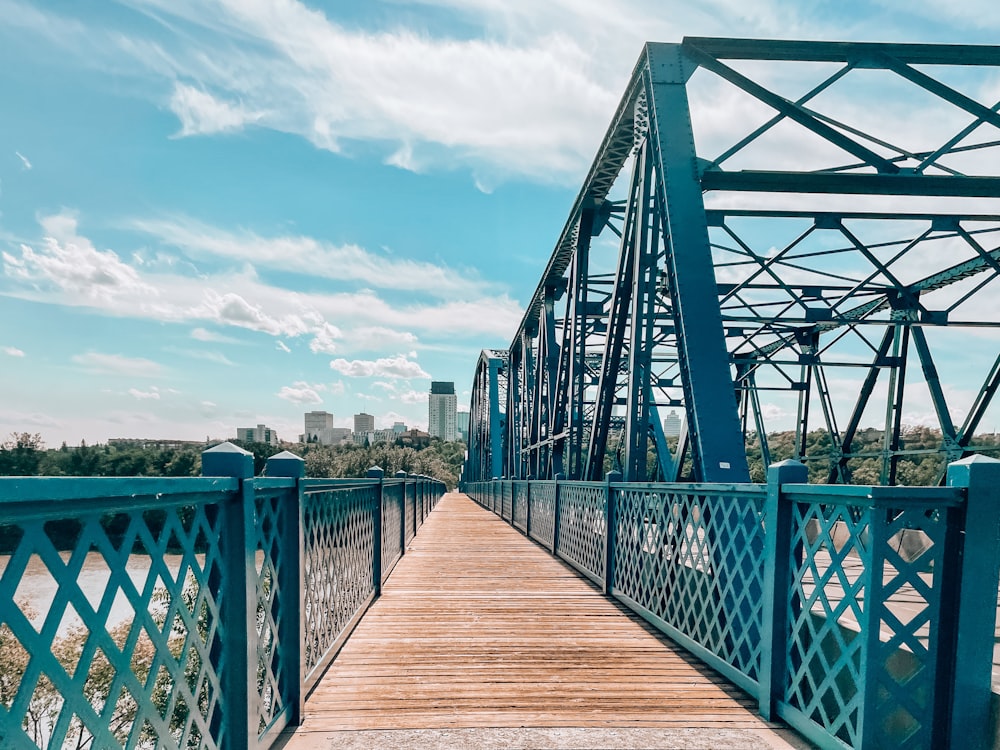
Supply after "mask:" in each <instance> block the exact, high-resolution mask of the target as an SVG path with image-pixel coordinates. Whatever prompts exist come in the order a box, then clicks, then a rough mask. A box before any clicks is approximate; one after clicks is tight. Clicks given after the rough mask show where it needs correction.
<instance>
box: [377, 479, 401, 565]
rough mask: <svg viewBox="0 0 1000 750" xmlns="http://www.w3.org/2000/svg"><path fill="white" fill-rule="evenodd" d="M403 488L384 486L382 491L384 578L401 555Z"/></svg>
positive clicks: (399, 486)
mask: <svg viewBox="0 0 1000 750" xmlns="http://www.w3.org/2000/svg"><path fill="white" fill-rule="evenodd" d="M402 533H403V487H402V485H385V486H384V487H383V489H382V575H383V576H385V575H387V574H388V572H389V571H390V570H392V566H393V565H395V564H396V561H397V560H399V558H400V557H401V556H402V554H403V546H402V544H401V542H400V538H401V535H402Z"/></svg>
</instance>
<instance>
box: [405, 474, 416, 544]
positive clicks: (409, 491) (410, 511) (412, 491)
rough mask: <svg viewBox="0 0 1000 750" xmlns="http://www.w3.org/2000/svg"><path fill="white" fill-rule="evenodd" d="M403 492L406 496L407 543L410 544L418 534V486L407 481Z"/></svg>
mask: <svg viewBox="0 0 1000 750" xmlns="http://www.w3.org/2000/svg"><path fill="white" fill-rule="evenodd" d="M403 493H404V495H405V496H406V543H407V544H409V543H410V542H411V541H413V537H414V536H416V534H417V486H416V485H415V484H410V483H407V484H406V485H405V486H404V487H403Z"/></svg>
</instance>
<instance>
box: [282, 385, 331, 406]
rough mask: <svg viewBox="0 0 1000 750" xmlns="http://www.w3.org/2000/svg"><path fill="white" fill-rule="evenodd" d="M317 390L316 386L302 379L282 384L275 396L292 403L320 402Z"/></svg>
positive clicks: (321, 399) (321, 401)
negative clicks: (290, 383) (289, 383)
mask: <svg viewBox="0 0 1000 750" xmlns="http://www.w3.org/2000/svg"><path fill="white" fill-rule="evenodd" d="M317 390H318V389H317V387H316V386H313V385H310V384H309V383H306V382H303V381H297V382H295V383H294V384H292V385H285V386H282V388H281V390H280V391H278V394H277V396H278V398H281V399H284V400H285V401H290V402H291V403H293V404H322V403H323V398H322V397H321V396H320V395H319V393H318V392H317Z"/></svg>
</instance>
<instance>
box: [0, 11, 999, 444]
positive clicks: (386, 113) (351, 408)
mask: <svg viewBox="0 0 1000 750" xmlns="http://www.w3.org/2000/svg"><path fill="white" fill-rule="evenodd" d="M0 17H2V18H3V19H4V24H3V25H0V96H2V97H3V101H4V103H5V116H4V118H3V120H2V122H0V319H2V320H4V321H5V325H3V326H0V389H2V391H3V393H4V398H3V399H2V400H0V435H2V436H6V435H7V434H9V433H11V432H22V431H23V432H31V433H35V432H39V433H41V434H42V436H43V438H44V440H45V441H46V443H47V444H48V445H50V446H51V445H59V444H60V443H61V442H63V441H65V442H67V443H68V444H71V445H76V444H79V443H80V441H81V440H86V441H87V442H89V443H94V442H104V441H106V440H108V439H111V438H130V437H134V438H149V437H153V436H163V437H165V438H172V439H202V438H204V437H205V436H206V435H211V436H212V437H216V436H222V435H230V434H232V433H233V432H234V431H235V429H236V428H237V427H239V426H249V425H256V424H266V425H268V426H270V427H273V428H274V429H275V430H276V431H277V433H278V434H279V435H290V436H294V435H298V434H299V433H300V432H301V429H302V426H301V414H302V412H303V411H307V410H309V409H328V410H330V411H332V412H333V413H334V414H337V415H348V416H344V417H340V416H338V417H337V421H336V425H335V426H337V427H348V426H352V424H351V416H350V415H352V414H353V413H354V412H356V411H366V412H370V413H372V414H373V416H375V418H376V424H377V426H380V427H387V426H390V425H391V424H392V423H393V422H394V421H405V422H406V423H407V424H408V425H413V426H419V427H421V428H422V429H426V428H427V427H428V424H427V410H428V400H427V396H428V393H427V391H428V388H429V386H430V383H431V381H432V380H436V381H453V382H454V383H455V384H456V392H457V393H456V398H457V402H458V405H459V407H462V408H468V405H469V393H468V391H469V386H470V384H471V380H472V376H473V372H474V369H475V364H476V359H477V357H478V354H479V351H480V350H481V349H483V348H506V347H507V346H508V345H509V343H510V338H511V336H512V335H513V333H514V331H515V329H516V327H517V325H518V322H519V321H520V319H521V316H522V314H523V311H524V304H525V303H526V302H527V300H529V299H530V297H531V295H532V293H533V291H534V289H535V286H536V284H537V282H538V279H539V278H540V276H541V273H542V270H543V269H544V268H545V265H546V263H547V262H548V259H549V256H550V253H551V251H552V247H553V244H554V242H555V241H556V239H557V238H558V235H559V231H560V230H561V228H562V226H563V223H564V222H565V220H566V215H567V212H568V210H569V207H570V206H571V204H572V201H573V199H574V197H575V195H576V191H577V190H578V189H579V185H580V182H581V181H582V179H583V176H584V175H585V174H586V172H587V169H588V168H589V166H590V162H591V159H592V158H593V155H594V153H595V151H596V149H597V147H598V145H599V143H600V141H601V138H602V136H603V134H604V131H605V128H606V127H607V124H608V122H609V120H610V119H611V116H612V114H613V111H614V108H615V106H616V105H617V102H618V100H619V97H620V95H621V91H622V88H623V86H624V83H625V81H626V80H627V79H628V76H629V75H630V73H631V71H632V68H633V65H634V64H635V60H636V58H637V56H638V54H639V52H640V49H641V47H642V44H643V42H645V41H646V40H647V39H648V40H656V41H678V40H679V39H680V38H681V37H682V36H684V35H693V36H695V35H702V36H744V37H762V38H774V37H784V38H805V39H847V40H868V41H907V42H945V43H994V42H995V39H996V34H997V32H998V31H1000V18H998V17H997V14H996V13H995V11H994V10H993V5H992V4H987V3H986V1H985V0H977V2H966V3H961V4H955V3H953V4H949V5H946V6H942V7H938V5H937V4H934V3H931V2H930V0H916V1H915V2H912V3H909V4H907V6H906V9H905V10H895V9H893V8H892V7H890V4H889V3H888V2H884V1H883V2H875V3H871V4H867V5H865V6H864V7H859V6H857V5H855V4H838V3H817V4H809V5H802V4H800V3H795V2H793V0H758V2H755V3H752V4H746V3H734V2H732V0H709V1H708V2H705V3H699V4H679V3H678V4H676V5H671V4H666V5H665V4H663V3H659V2H653V0H636V1H635V2H631V3H621V4H614V3H612V4H611V5H610V6H609V5H607V4H602V3H565V2H561V1H560V2H556V1H555V0H553V1H552V2H548V3H538V2H533V1H532V2H529V0H511V2H509V3H505V4H502V5H498V4H495V3H485V2H473V3H457V2H455V0H391V1H390V0H382V1H379V0H373V2H370V3H360V4H330V3H320V2H318V0H317V1H316V2H300V1H298V0H287V1H286V2H277V0H256V1H255V2H252V3H231V2H223V0H206V1H205V2H201V1H200V0H198V1H196V0H171V1H170V2H167V0H118V1H117V2H112V3H105V4H101V5H100V6H99V7H97V6H95V5H93V4H87V5H81V4H70V3H61V4H47V3H42V2H37V1H36V2H32V1H31V0H0ZM608 19H610V22H605V21H608ZM456 71H462V73H461V75H457V74H456ZM739 106H740V105H739V102H731V101H720V102H718V107H719V108H720V109H719V111H718V112H717V113H716V114H717V115H718V116H719V117H721V118H725V117H732V116H735V115H737V114H739V113H740V111H741V110H740V109H739ZM859 106H873V103H872V102H859ZM975 343H976V342H975V341H973V342H971V343H970V342H968V341H963V342H961V344H960V345H956V350H957V351H961V352H963V353H964V352H968V351H974V350H975V346H974V345H973V344H975ZM988 346H989V347H992V350H995V341H993V340H989V341H988ZM833 385H834V386H836V387H838V388H841V389H842V390H844V391H852V390H853V391H855V392H856V390H857V385H856V384H855V383H854V382H853V381H849V382H848V381H845V382H843V383H835V384H833ZM976 386H978V383H977V384H976ZM957 388H959V390H960V391H961V392H960V393H958V394H956V395H955V399H954V400H955V402H956V403H959V404H961V403H962V400H963V399H964V398H965V390H967V388H966V385H965V384H963V383H959V384H958V386H957ZM765 406H768V405H767V404H765ZM775 408H778V407H776V406H775ZM924 411H925V412H926V414H924V413H922V412H920V411H916V412H914V413H912V414H908V415H905V417H906V419H907V420H908V421H911V422H919V421H920V420H921V419H922V418H923V417H924V416H926V415H927V414H931V415H932V410H931V409H930V407H928V408H927V409H925V410H924ZM782 419H785V421H786V422H787V424H789V425H791V424H792V423H793V422H794V414H791V415H783V416H782ZM994 423H995V420H993V421H990V422H989V426H990V427H992V426H994ZM778 424H779V426H780V424H781V423H778Z"/></svg>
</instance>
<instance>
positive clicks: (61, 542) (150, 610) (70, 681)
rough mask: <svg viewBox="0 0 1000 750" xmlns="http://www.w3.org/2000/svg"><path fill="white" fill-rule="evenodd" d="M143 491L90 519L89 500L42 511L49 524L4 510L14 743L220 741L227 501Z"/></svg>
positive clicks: (5, 709)
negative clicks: (223, 544)
mask: <svg viewBox="0 0 1000 750" xmlns="http://www.w3.org/2000/svg"><path fill="white" fill-rule="evenodd" d="M68 481H73V480H68ZM98 481H100V482H101V484H100V485H99V489H98V492H99V491H100V489H103V490H106V491H108V492H113V493H114V494H120V493H121V486H122V484H121V481H120V480H111V481H105V480H98ZM149 481H150V480H138V481H137V480H134V479H132V480H129V482H130V483H131V484H132V486H131V488H130V495H132V496H131V497H129V499H128V501H127V502H126V503H123V502H121V501H120V500H119V501H108V502H106V503H104V506H103V507H102V508H101V510H92V511H89V510H85V509H83V508H85V507H88V506H89V507H90V508H94V507H97V503H94V502H93V501H94V500H99V499H100V498H99V497H98V495H97V493H94V494H91V495H89V496H88V497H87V498H86V500H88V501H91V502H89V503H84V502H70V501H62V502H61V503H60V504H59V507H58V508H57V509H55V508H54V504H53V503H50V504H47V505H46V516H47V518H48V520H46V517H43V516H42V515H40V514H36V515H33V514H32V512H31V510H30V509H28V508H25V509H24V512H22V510H21V509H14V510H10V509H7V511H6V512H5V513H4V525H3V526H2V527H0V540H2V544H3V547H4V549H3V554H4V557H3V558H2V559H3V562H2V565H3V574H2V578H0V654H2V660H3V669H2V672H3V676H2V678H0V704H2V705H0V725H3V726H4V727H5V733H6V734H7V737H8V739H10V740H11V741H12V742H14V743H15V744H16V742H17V741H16V739H15V737H16V735H15V733H18V732H19V733H20V736H21V738H22V740H24V741H31V742H34V743H35V744H36V745H38V746H40V747H63V746H88V745H89V746H92V747H116V746H123V745H128V746H129V747H153V746H156V747H164V748H181V747H184V748H215V747H219V746H220V744H221V743H222V741H223V733H224V729H225V725H226V722H225V717H224V709H225V707H224V701H223V697H222V689H221V683H222V672H223V670H224V669H225V659H224V656H223V654H224V649H223V647H222V640H221V639H222V632H221V627H220V623H221V611H222V608H224V607H225V598H224V596H223V591H224V587H225V586H226V585H228V584H227V583H226V575H227V574H226V571H225V569H224V566H223V565H222V550H221V547H220V544H221V542H220V531H221V526H222V515H223V513H222V512H221V506H220V503H221V502H222V501H223V500H224V499H225V497H226V496H227V495H226V494H225V493H223V492H218V491H214V492H204V493H199V492H192V493H184V492H180V493H178V492H176V491H175V492H174V494H172V495H171V496H169V497H161V496H158V495H157V494H156V493H155V492H154V493H151V494H149V495H146V494H144V493H143V491H142V485H143V483H144V482H145V483H146V485H147V486H150V485H149ZM190 481H191V482H197V481H200V480H190ZM203 484H204V483H203ZM63 486H69V485H63ZM174 486H175V487H179V485H174ZM188 486H190V484H189V485H188ZM158 487H159V488H162V487H163V484H162V483H160V484H159V485H158ZM123 506H124V507H123ZM36 507H37V506H36ZM54 510H56V512H54Z"/></svg>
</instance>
